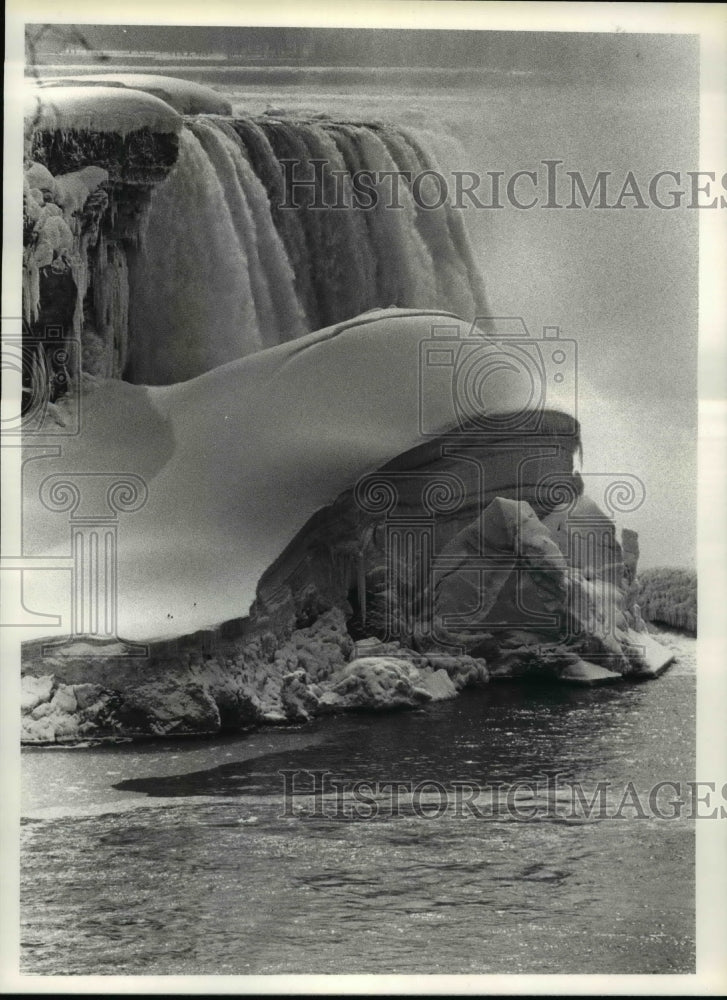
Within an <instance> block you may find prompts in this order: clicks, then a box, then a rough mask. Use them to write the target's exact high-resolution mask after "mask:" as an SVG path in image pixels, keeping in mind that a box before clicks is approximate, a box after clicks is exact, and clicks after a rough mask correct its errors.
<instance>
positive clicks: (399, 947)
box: [21, 640, 695, 974]
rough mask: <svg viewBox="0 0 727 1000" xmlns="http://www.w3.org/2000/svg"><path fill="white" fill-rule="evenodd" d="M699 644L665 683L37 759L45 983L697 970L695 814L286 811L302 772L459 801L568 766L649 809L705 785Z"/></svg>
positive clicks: (32, 907) (27, 857) (35, 942)
mask: <svg viewBox="0 0 727 1000" xmlns="http://www.w3.org/2000/svg"><path fill="white" fill-rule="evenodd" d="M680 643H681V645H682V649H683V653H682V657H681V659H680V661H679V662H678V663H677V664H676V665H675V666H674V667H672V668H671V670H670V671H669V672H668V673H667V674H666V675H665V676H664V677H663V678H661V679H660V680H659V681H656V682H653V683H647V684H642V685H635V686H629V687H616V688H602V689H595V690H581V689H570V688H554V687H542V688H541V687H525V686H520V685H514V684H503V683H501V684H493V685H491V686H490V687H489V688H488V689H484V690H481V691H472V692H469V693H464V694H463V695H462V696H460V697H459V698H458V699H457V700H455V701H451V702H445V703H441V704H439V705H434V706H430V707H428V708H426V709H423V710H420V711H414V712H405V713H399V714H388V715H378V716H372V715H364V714H361V715H348V716H341V717H337V718H329V719H326V720H321V721H319V722H316V723H314V724H312V725H310V726H307V727H302V728H299V729H296V730H290V729H286V730H276V731H266V732H257V733H251V734H250V735H248V736H237V737H229V738H225V739H221V740H218V741H215V742H209V743H205V742H201V741H190V742H179V741H178V742H168V743H153V744H146V745H136V744H126V745H122V746H116V747H97V748H93V747H90V748H86V749H83V750H59V749H57V750H26V751H25V752H24V755H23V756H24V790H25V798H26V806H25V809H24V812H25V820H24V826H23V841H24V849H23V872H22V909H21V916H22V923H23V952H24V958H23V970H24V971H25V972H32V973H48V974H66V973H67V974H89V973H108V974H114V973H126V974H172V973H180V974H182V973H183V974H192V973H197V974H203V973H204V974H214V973H231V974H232V973H239V974H251V973H372V972H376V973H387V972H388V973H417V972H428V973H464V972H471V973H487V972H497V973H508V972H543V973H548V972H568V973H588V972H600V973H606V972H613V973H626V972H631V973H650V972H689V971H692V970H693V968H694V902H693V896H694V870H693V862H694V839H693V838H694V831H693V823H692V822H691V821H690V820H689V819H688V818H687V817H686V815H685V816H684V817H683V818H681V819H675V820H662V819H659V818H657V817H655V816H653V815H650V816H648V817H647V818H636V817H635V813H636V810H635V809H632V808H628V807H626V808H624V809H623V810H622V815H623V817H624V818H622V819H616V818H613V813H614V811H615V809H613V808H611V809H609V810H608V812H607V816H606V818H602V819H599V818H597V816H596V815H595V814H594V815H593V816H591V818H590V819H588V818H586V817H585V816H579V817H576V818H572V814H571V818H569V816H568V815H563V814H562V813H561V810H559V809H554V810H552V812H551V814H550V815H548V812H547V810H545V809H541V810H537V813H536V816H535V817H534V818H533V819H530V820H519V819H517V818H515V817H514V816H513V815H512V814H511V813H510V814H508V811H507V810H506V809H499V810H498V809H489V810H488V809H486V808H482V809H481V812H482V813H483V816H482V817H481V818H480V817H478V816H477V815H473V814H472V813H471V812H470V811H468V810H466V809H465V810H460V815H456V811H455V810H454V809H450V810H448V811H447V812H446V813H445V814H444V815H440V816H439V817H438V818H435V817H434V816H433V815H430V811H431V812H437V811H438V812H441V811H442V810H441V809H437V808H436V806H437V804H438V802H440V804H441V794H440V795H437V794H434V795H432V794H430V795H429V796H428V797H427V796H425V797H424V799H423V800H422V802H423V804H422V803H420V804H419V807H418V808H415V807H413V805H412V802H411V798H410V797H407V796H406V795H404V796H403V798H402V800H401V802H400V807H399V808H398V809H396V810H392V809H391V808H387V809H384V808H382V809H381V811H380V812H379V815H378V816H377V817H375V818H373V819H368V820H364V819H355V818H354V819H344V818H336V812H335V803H334V802H332V801H329V800H328V799H324V800H322V801H320V802H319V803H318V807H317V808H316V806H315V802H314V801H313V800H312V799H311V798H310V797H309V796H306V795H305V794H303V795H298V796H296V797H295V799H294V800H293V801H290V802H288V803H287V807H286V803H285V802H284V800H283V780H284V779H283V777H282V776H281V775H280V774H279V771H280V770H286V769H287V770H293V771H298V772H301V773H300V774H299V775H298V778H297V781H298V791H300V792H305V791H306V789H307V788H308V787H309V786H310V780H311V779H309V778H308V777H307V776H306V774H303V773H302V772H306V773H307V772H314V771H319V772H322V771H328V772H331V773H332V775H333V776H334V777H338V778H348V779H349V780H355V779H362V780H368V781H376V780H379V781H386V780H398V781H410V782H412V784H413V785H414V786H416V785H417V784H418V783H420V782H423V781H425V780H430V781H438V782H440V783H441V784H442V785H444V786H445V787H446V788H447V796H448V798H447V801H448V802H449V804H450V806H451V805H452V803H453V801H454V798H453V786H452V782H456V781H469V782H475V783H477V784H480V785H486V784H489V785H493V784H494V783H496V782H505V783H508V782H514V781H517V780H522V779H527V778H531V779H532V778H535V777H537V776H538V775H542V774H543V773H550V774H554V773H555V772H558V773H559V774H560V775H561V778H562V780H563V782H565V783H566V784H567V783H569V782H582V783H583V784H584V786H585V787H587V788H588V789H589V790H591V791H592V789H593V787H594V786H595V784H596V783H597V782H598V781H606V782H609V783H610V786H611V792H610V799H609V800H611V799H613V802H614V804H615V803H617V802H618V801H619V799H620V797H621V794H622V793H621V789H622V788H624V787H625V786H626V785H627V783H628V782H633V788H634V789H635V790H636V791H637V792H638V794H639V797H640V799H641V800H642V801H643V802H646V796H647V792H648V789H649V788H651V787H652V786H653V785H654V784H655V782H656V781H658V780H665V779H673V780H677V781H681V782H686V781H689V780H691V779H692V778H693V774H694V755H693V754H694V747H693V736H694V695H695V683H694V669H693V667H694V660H693V646H694V644H693V642H691V641H689V640H680ZM430 787H431V788H432V789H433V790H434V792H436V787H437V786H430ZM381 801H382V802H383V800H381ZM388 801H389V806H390V805H391V802H390V799H389V800H388ZM478 801H480V803H482V801H486V796H485V797H484V799H480V800H478ZM444 804H446V802H445V803H444ZM428 810H429V811H428ZM664 811H665V812H666V811H668V810H666V809H664ZM533 812H535V810H533ZM566 812H567V810H566ZM286 813H287V815H286ZM609 817H610V818H609Z"/></svg>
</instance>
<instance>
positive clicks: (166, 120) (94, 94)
mask: <svg viewBox="0 0 727 1000" xmlns="http://www.w3.org/2000/svg"><path fill="white" fill-rule="evenodd" d="M25 121H26V129H27V130H28V131H29V132H41V131H42V132H70V131H78V132H113V133H114V134H116V135H119V136H126V135H128V134H129V133H130V132H136V131H138V130H140V129H143V128H146V129H149V130H150V131H151V132H156V133H164V132H172V133H175V134H176V133H178V132H179V130H180V129H181V127H182V116H181V115H180V114H179V113H178V112H177V111H175V110H174V108H172V107H171V106H170V105H169V104H167V103H166V102H165V101H163V100H161V99H160V98H159V97H154V96H153V95H152V94H146V93H144V92H143V91H142V90H129V89H127V88H126V87H104V86H87V87H84V86H76V87H37V86H29V87H28V88H27V90H26V98H25Z"/></svg>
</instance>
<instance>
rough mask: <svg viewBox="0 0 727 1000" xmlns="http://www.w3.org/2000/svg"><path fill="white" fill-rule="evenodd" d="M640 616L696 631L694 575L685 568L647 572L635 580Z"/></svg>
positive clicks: (695, 579) (695, 585)
mask: <svg viewBox="0 0 727 1000" xmlns="http://www.w3.org/2000/svg"><path fill="white" fill-rule="evenodd" d="M635 601H636V603H637V604H638V605H639V607H640V608H641V614H642V617H644V618H645V619H646V620H647V621H650V622H662V623H663V624H664V625H671V626H673V627H674V628H683V629H686V630H687V631H689V632H693V633H694V634H696V632H697V574H696V573H694V572H693V571H692V570H688V569H647V570H644V571H643V572H642V573H639V576H638V579H637V580H636V594H635Z"/></svg>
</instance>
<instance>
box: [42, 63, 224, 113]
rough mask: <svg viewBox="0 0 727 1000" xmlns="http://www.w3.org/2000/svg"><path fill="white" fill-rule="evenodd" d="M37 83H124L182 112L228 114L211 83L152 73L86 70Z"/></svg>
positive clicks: (99, 84)
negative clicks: (204, 83)
mask: <svg viewBox="0 0 727 1000" xmlns="http://www.w3.org/2000/svg"><path fill="white" fill-rule="evenodd" d="M38 86H40V87H42V88H47V87H104V86H105V87H124V88H126V89H127V90H141V91H144V93H146V94H152V95H153V96H154V97H158V98H159V99H160V100H162V101H164V102H165V103H166V104H169V105H170V106H171V107H173V108H174V110H175V111H178V112H179V113H180V114H182V115H199V114H214V115H229V114H232V106H231V104H230V102H229V101H228V100H227V99H226V98H225V97H223V96H222V95H221V94H218V93H217V92H216V91H214V90H213V89H212V88H211V87H205V86H203V84H201V83H193V82H192V81H190V80H178V79H177V78H176V77H173V76H158V75H157V74H155V73H89V74H84V75H83V76H82V77H72V76H71V77H44V78H42V79H41V80H39V81H38Z"/></svg>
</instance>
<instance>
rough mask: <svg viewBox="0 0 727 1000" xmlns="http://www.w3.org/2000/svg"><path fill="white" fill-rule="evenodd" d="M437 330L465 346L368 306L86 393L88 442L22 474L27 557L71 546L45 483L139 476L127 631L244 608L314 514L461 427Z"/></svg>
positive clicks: (32, 598) (192, 623) (42, 602)
mask: <svg viewBox="0 0 727 1000" xmlns="http://www.w3.org/2000/svg"><path fill="white" fill-rule="evenodd" d="M444 327H446V329H447V331H448V332H449V333H450V335H451V338H452V341H453V342H454V343H455V344H456V341H457V339H458V338H461V337H466V336H467V332H468V330H469V323H467V322H465V321H464V320H459V319H457V317H455V316H453V315H451V314H448V313H438V312H434V311H431V312H430V311H424V310H404V309H393V308H392V309H383V310H372V311H371V312H369V313H365V314H363V315H361V316H359V317H357V318H356V319H353V320H349V321H347V322H346V323H342V324H339V325H337V326H334V327H328V328H326V329H323V330H318V331H316V332H315V333H311V334H308V335H307V336H305V337H301V338H299V339H298V340H294V341H290V342H288V343H285V344H281V345H279V346H277V347H272V348H269V349H267V350H263V351H260V352H258V353H257V354H252V355H249V356H248V357H245V358H242V359H240V360H237V361H232V362H230V363H228V364H226V365H222V366H220V367H219V368H215V369H214V370H212V371H210V372H207V373H205V374H204V375H201V376H199V377H198V378H195V379H191V380H190V381H188V382H180V383H177V384H175V385H170V386H159V387H151V388H150V387H145V386H140V385H130V384H128V383H125V382H119V381H111V380H110V381H108V382H105V383H100V384H98V385H97V386H96V388H95V389H94V391H93V392H92V393H89V394H87V395H86V396H84V398H83V400H82V403H83V406H82V410H83V421H82V428H81V433H80V434H79V435H78V436H76V437H69V438H68V439H67V440H66V441H65V442H64V446H63V455H62V456H61V457H60V458H58V459H55V458H48V459H44V460H43V462H42V463H40V462H35V463H29V468H28V474H27V475H26V476H24V489H25V490H26V493H25V504H26V505H25V507H24V511H25V512H26V513H25V515H24V516H25V517H26V518H27V521H26V523H27V524H28V526H29V531H28V538H29V540H30V539H32V543H31V542H30V541H29V544H33V546H34V553H33V554H35V553H36V552H37V553H38V554H45V553H50V552H56V553H58V554H59V555H67V552H68V544H69V541H68V536H69V524H68V521H67V520H66V519H65V518H64V517H63V516H61V515H59V514H57V513H52V512H49V510H48V509H47V508H45V507H44V506H43V504H42V503H41V502H40V499H39V490H40V482H41V480H42V479H43V478H44V477H45V476H48V475H51V474H53V473H65V472H66V470H68V469H72V470H74V473H83V472H90V473H93V474H94V475H97V474H99V473H103V474H106V473H108V474H111V475H113V474H121V473H133V474H135V475H137V476H141V477H142V478H143V479H144V481H145V483H146V484H147V486H148V501H147V502H146V503H145V505H144V506H143V507H142V508H141V509H139V510H138V511H136V512H135V513H132V514H129V515H128V516H127V515H124V517H123V518H122V520H121V522H120V526H119V567H118V584H119V593H118V622H119V629H118V634H119V635H121V636H124V637H125V638H127V639H150V638H154V637H160V636H170V635H180V634H184V633H188V632H191V631H193V630H194V629H198V628H209V627H210V626H212V625H215V624H218V623H219V622H223V621H227V620H230V619H232V618H236V617H238V616H240V615H244V614H246V613H247V612H248V609H249V607H250V604H251V602H252V601H253V599H254V597H255V588H256V586H257V583H258V581H259V580H260V578H261V576H262V574H263V573H264V572H265V570H266V569H268V567H269V566H270V565H271V564H272V563H273V561H274V560H275V559H276V558H277V557H278V556H279V555H280V553H281V552H282V551H283V550H284V548H285V546H286V545H288V543H289V542H291V541H292V539H293V538H294V537H295V535H296V533H297V532H298V531H299V530H300V529H301V528H302V527H303V526H304V525H305V523H306V522H307V521H308V519H309V518H310V517H311V516H312V515H313V514H314V513H315V512H316V511H317V510H319V509H320V508H321V507H324V506H326V505H327V504H330V503H332V502H333V501H334V500H335V499H336V497H337V496H339V495H340V494H341V493H342V492H343V491H344V490H346V489H348V488H349V487H350V486H352V485H353V484H354V483H356V481H357V480H358V479H359V477H361V476H362V475H364V474H366V473H370V472H374V471H375V470H377V469H380V468H381V467H382V466H384V465H385V464H386V463H387V462H390V461H391V460H392V459H394V458H395V457H397V456H398V455H401V454H403V453H404V452H406V451H408V450H410V449H411V448H414V447H415V446H417V445H419V444H422V443H424V442H425V441H426V440H427V439H428V436H429V435H431V434H435V435H436V434H441V433H443V432H444V431H446V430H448V429H451V428H452V427H454V426H456V424H457V418H456V414H455V412H454V409H453V392H452V378H453V374H454V373H453V371H452V369H451V367H450V368H449V370H447V369H445V368H441V367H435V368H433V369H432V370H431V371H430V370H428V369H422V366H421V359H422V346H423V345H425V344H426V343H427V342H430V343H431V339H432V330H433V329H434V330H440V331H441V329H442V328H444ZM442 346H443V344H442V341H441V340H438V342H437V347H438V349H439V350H441V348H442ZM506 374H507V373H506ZM526 374H527V373H526ZM431 376H435V377H433V378H432V377H431ZM444 376H446V377H444ZM523 377H525V376H523ZM512 386H513V383H512V379H511V378H509V377H503V378H502V379H501V380H498V379H496V378H488V379H487V393H486V395H487V400H486V408H487V409H488V410H489V412H504V411H507V410H508V409H510V408H511V399H512V395H511V393H512ZM423 395H424V397H425V401H426V410H425V413H424V416H426V426H422V410H421V408H420V402H421V400H422V398H423ZM549 403H551V405H555V400H552V401H551V400H550V397H549ZM482 405H483V406H484V405H485V401H484V400H483V401H482ZM38 441H39V442H42V438H41V437H39V438H38ZM41 465H42V468H40V466H41ZM30 466H37V467H38V468H37V469H32V470H31V469H30ZM29 554H31V553H29ZM26 575H27V574H26ZM37 576H38V577H41V574H40V573H38V574H37ZM62 576H64V574H59V573H56V574H53V573H47V574H44V577H43V579H42V580H40V579H39V580H38V589H37V591H34V592H33V594H31V592H30V587H31V583H32V581H28V594H27V600H28V606H30V607H35V608H38V609H40V608H42V609H43V610H44V611H47V612H51V611H54V612H55V609H56V608H59V609H60V608H62V607H63V606H64V602H65V603H66V604H67V602H68V593H67V591H68V585H67V581H66V580H65V579H64V580H62V581H59V580H58V578H60V577H62ZM53 577H55V579H51V578H53ZM53 588H55V589H53ZM40 634H47V629H46V631H45V632H43V633H40ZM28 637H29V638H30V636H28Z"/></svg>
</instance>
